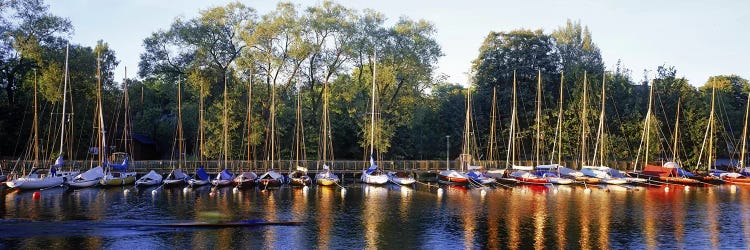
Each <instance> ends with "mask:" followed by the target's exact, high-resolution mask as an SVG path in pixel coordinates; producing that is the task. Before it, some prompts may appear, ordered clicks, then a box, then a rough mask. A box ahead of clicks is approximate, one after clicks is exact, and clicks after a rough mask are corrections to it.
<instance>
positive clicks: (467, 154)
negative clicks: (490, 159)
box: [453, 81, 497, 185]
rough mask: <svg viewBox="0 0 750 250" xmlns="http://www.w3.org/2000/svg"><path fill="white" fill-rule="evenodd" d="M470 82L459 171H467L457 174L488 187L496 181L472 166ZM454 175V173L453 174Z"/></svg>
mask: <svg viewBox="0 0 750 250" xmlns="http://www.w3.org/2000/svg"><path fill="white" fill-rule="evenodd" d="M471 87H472V86H471V81H469V86H467V88H466V117H465V118H464V142H463V147H462V153H461V156H460V160H461V163H460V165H461V171H464V169H466V170H468V172H466V173H459V174H461V175H463V176H466V177H467V178H468V179H469V180H470V181H471V182H474V184H480V185H489V184H494V183H496V182H497V180H495V179H493V178H490V177H488V176H487V175H485V174H484V172H483V169H484V167H482V166H475V165H472V163H473V161H474V156H473V154H472V149H473V148H472V147H471V144H472V141H473V140H472V139H473V138H471V135H472V126H471V125H472V122H471V119H472V113H471ZM453 174H454V175H455V173H453Z"/></svg>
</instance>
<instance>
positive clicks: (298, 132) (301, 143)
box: [286, 78, 312, 187]
mask: <svg viewBox="0 0 750 250" xmlns="http://www.w3.org/2000/svg"><path fill="white" fill-rule="evenodd" d="M298 79H299V78H298ZM299 84H300V83H299V82H298V91H297V110H296V117H297V124H296V126H295V129H294V142H295V143H294V151H295V157H296V160H295V162H296V163H298V164H299V162H300V160H302V161H304V160H305V126H304V124H302V106H301V103H302V89H301V88H300V85H299ZM300 157H301V158H302V159H300ZM286 181H287V182H288V183H289V185H291V186H296V187H306V186H310V185H312V178H310V176H308V175H307V168H306V167H303V166H299V165H298V166H297V167H296V169H295V170H292V171H290V172H289V174H287V179H286Z"/></svg>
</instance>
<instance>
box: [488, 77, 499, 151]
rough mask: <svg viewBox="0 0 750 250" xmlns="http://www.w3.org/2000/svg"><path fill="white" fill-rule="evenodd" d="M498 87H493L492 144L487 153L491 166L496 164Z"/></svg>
mask: <svg viewBox="0 0 750 250" xmlns="http://www.w3.org/2000/svg"><path fill="white" fill-rule="evenodd" d="M496 106H497V86H495V87H492V108H491V110H492V111H491V114H490V119H491V120H492V121H491V122H490V143H489V145H488V146H489V147H488V150H487V151H488V152H487V156H488V157H487V160H488V161H489V162H490V164H494V161H495V150H496V148H495V143H496V142H495V122H496V119H497V107H496Z"/></svg>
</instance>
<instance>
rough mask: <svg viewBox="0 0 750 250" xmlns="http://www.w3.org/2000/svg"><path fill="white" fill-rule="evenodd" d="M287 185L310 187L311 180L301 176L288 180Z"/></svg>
mask: <svg viewBox="0 0 750 250" xmlns="http://www.w3.org/2000/svg"><path fill="white" fill-rule="evenodd" d="M289 185H292V186H295V187H303V186H310V185H312V179H311V178H310V177H309V176H303V177H300V178H289Z"/></svg>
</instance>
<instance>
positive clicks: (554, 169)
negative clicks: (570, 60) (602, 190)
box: [536, 73, 583, 180]
mask: <svg viewBox="0 0 750 250" xmlns="http://www.w3.org/2000/svg"><path fill="white" fill-rule="evenodd" d="M564 86H565V73H562V74H561V75H560V102H559V104H558V112H557V128H556V129H555V142H554V144H553V147H552V160H551V162H552V164H548V165H545V164H542V165H537V166H536V170H537V172H538V173H543V175H547V174H548V173H551V174H554V175H556V176H558V177H564V178H568V179H573V180H575V179H579V178H581V177H583V173H581V172H580V171H578V170H575V169H571V168H567V167H565V166H563V165H562V163H563V161H562V124H563V114H564V113H563V98H564V97H565V96H564V94H563V93H564V92H563V88H564ZM555 154H557V159H555Z"/></svg>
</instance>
